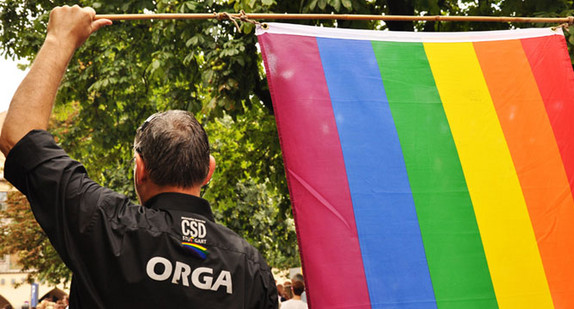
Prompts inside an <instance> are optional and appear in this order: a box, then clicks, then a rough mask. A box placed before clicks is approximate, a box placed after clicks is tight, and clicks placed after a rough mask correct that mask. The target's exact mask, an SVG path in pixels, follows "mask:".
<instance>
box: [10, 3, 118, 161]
mask: <svg viewBox="0 0 574 309" xmlns="http://www.w3.org/2000/svg"><path fill="white" fill-rule="evenodd" d="M95 15H96V12H95V11H94V10H93V9H92V8H80V7H79V6H77V5H75V6H72V7H69V6H64V7H57V8H55V9H53V10H52V12H51V13H50V21H49V22H48V33H47V34H46V39H45V41H44V44H43V45H42V48H41V49H40V51H39V52H38V55H37V56H36V59H35V60H34V63H33V64H32V67H31V68H30V72H29V73H28V75H26V78H24V80H23V81H22V83H21V84H20V86H19V87H18V90H16V93H15V94H14V97H13V98H12V102H11V103H10V107H9V108H8V114H7V115H6V120H5V121H4V126H3V127H2V134H1V135H0V150H1V151H2V152H3V153H4V155H6V156H7V155H8V152H10V150H11V149H12V147H13V146H14V145H15V144H16V143H17V142H18V141H19V140H20V139H22V137H24V136H25V135H26V134H27V133H28V132H30V131H31V130H34V129H41V130H46V129H47V128H48V120H49V118H50V114H51V113H52V106H53V104H54V99H55V97H56V93H57V91H58V87H59V86H60V82H61V80H62V77H63V76H64V73H65V72H66V68H67V66H68V62H69V61H70V59H71V58H72V56H73V55H74V52H75V50H76V49H77V48H78V47H80V46H81V45H82V44H83V43H84V42H85V41H86V39H88V37H89V36H90V35H91V34H92V33H93V32H95V31H97V30H98V29H99V28H101V27H102V26H105V25H110V24H111V23H112V22H111V21H110V20H106V19H100V20H94V17H95Z"/></svg>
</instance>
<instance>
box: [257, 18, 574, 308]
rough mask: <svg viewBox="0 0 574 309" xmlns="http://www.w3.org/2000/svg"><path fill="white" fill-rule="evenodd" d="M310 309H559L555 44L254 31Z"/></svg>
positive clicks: (568, 236) (560, 199)
mask: <svg viewBox="0 0 574 309" xmlns="http://www.w3.org/2000/svg"><path fill="white" fill-rule="evenodd" d="M257 34H258V36H259V37H258V38H259V43H260V45H261V51H262V54H263V59H264V61H265V68H266V73H267V77H268V81H269V86H270V90H271V94H272V98H273V102H274V108H275V114H276V119H277V125H278V129H279V135H280V140H281V146H282V149H283V155H284V160H285V166H286V173H287V179H288V182H289V186H290V193H291V198H292V202H293V212H294V215H295V220H296V228H297V232H298V239H299V245H300V251H301V259H302V262H303V269H304V274H305V277H306V281H307V288H308V289H307V293H308V298H309V303H310V306H311V308H312V309H323V308H456V309H461V308H481V309H483V308H520V309H524V308H536V309H540V308H574V199H573V195H572V188H573V184H574V183H573V181H574V74H573V71H572V66H571V62H570V59H569V56H568V52H567V49H566V43H565V40H564V36H563V34H562V32H561V30H560V29H524V30H512V31H492V32H476V33H400V32H399V33H397V32H387V31H364V30H350V29H331V28H318V27H308V26H297V25H288V24H276V23H270V24H268V26H267V27H260V28H259V29H258V33H257Z"/></svg>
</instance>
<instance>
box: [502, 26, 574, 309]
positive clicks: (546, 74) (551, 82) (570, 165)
mask: <svg viewBox="0 0 574 309" xmlns="http://www.w3.org/2000/svg"><path fill="white" fill-rule="evenodd" d="M522 47H523V49H524V52H525V53H526V57H527V59H528V62H529V63H530V68H531V70H532V73H533V74H534V79H535V80H536V84H534V83H526V84H523V87H529V88H533V89H537V90H538V91H539V93H540V95H541V98H540V97H538V96H531V97H529V98H524V100H526V102H527V104H525V105H526V106H528V107H530V108H532V107H533V106H537V104H538V101H539V100H540V99H541V100H542V101H543V103H544V105H542V107H541V108H540V110H538V109H537V110H533V111H532V113H536V114H537V115H536V117H538V118H540V121H538V122H534V123H535V126H533V125H532V124H531V127H524V128H522V131H523V132H521V133H520V132H519V134H523V135H524V136H525V137H529V140H530V141H531V143H530V145H536V144H538V145H540V146H541V148H540V149H531V151H524V152H522V153H521V156H522V157H524V160H525V163H524V164H523V165H524V167H525V170H523V171H522V173H523V174H527V173H529V175H528V176H527V177H531V178H532V182H531V183H530V184H528V183H527V184H523V187H524V186H525V185H527V186H529V187H530V189H531V191H534V190H537V191H538V192H535V193H533V194H534V195H535V194H541V195H540V196H538V201H537V202H535V203H532V205H534V206H535V208H533V207H531V204H530V202H529V201H528V196H527V195H526V193H527V192H526V191H525V197H526V198H527V203H529V211H530V214H531V217H532V223H533V226H534V230H535V234H536V238H537V241H538V245H539V248H540V253H541V257H542V261H543V263H544V268H545V270H546V276H547V279H548V285H549V287H550V291H551V293H552V298H553V300H554V305H555V307H556V308H574V238H573V236H574V202H573V199H572V188H573V183H574V182H573V181H574V72H573V71H572V64H571V63H570V58H569V56H568V50H567V48H566V43H565V40H564V37H563V36H558V35H555V36H548V37H541V38H532V39H524V40H522ZM505 64H506V63H505ZM501 65H502V64H501ZM514 74H515V76H521V78H524V75H526V74H527V72H514ZM546 115H547V116H546ZM517 118H518V117H517ZM548 122H549V123H550V125H547V124H546V123H548ZM548 126H551V128H550V127H548ZM547 127H548V128H547ZM532 131H537V132H540V134H542V133H546V134H547V135H549V137H544V139H549V138H552V139H555V142H553V143H552V144H548V145H547V146H546V147H542V146H543V145H542V144H540V142H539V141H540V140H542V137H541V136H538V138H537V137H534V136H529V135H528V133H527V132H532ZM546 131H547V132H546ZM544 148H546V149H544ZM552 152H559V153H557V154H556V155H555V156H551V155H550V154H551V153H552ZM541 156H544V158H541V159H545V161H543V162H544V164H545V167H546V168H547V170H546V171H540V173H538V174H536V173H532V171H531V170H527V169H526V168H527V167H528V165H527V164H528V163H527V162H528V160H529V158H528V157H531V159H532V158H533V157H541ZM513 157H514V155H513ZM544 172H545V173H544ZM550 173H552V174H550ZM535 178H539V180H538V183H539V185H538V187H534V188H533V186H534V182H535V180H536V179H535ZM521 181H522V179H521ZM559 182H561V184H559ZM552 184H554V185H556V186H555V187H554V188H551V185H552ZM558 185H560V190H558ZM543 193H546V194H545V195H544V194H543ZM533 194H531V195H533ZM536 205H538V206H536ZM550 206H552V207H550Z"/></svg>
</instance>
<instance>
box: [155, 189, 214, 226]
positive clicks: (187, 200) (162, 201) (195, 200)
mask: <svg viewBox="0 0 574 309" xmlns="http://www.w3.org/2000/svg"><path fill="white" fill-rule="evenodd" d="M144 206H146V207H148V208H151V209H162V210H177V211H186V212H193V213H196V214H199V215H202V216H204V217H206V218H207V219H208V220H210V221H214V222H215V219H214V218H213V212H212V211H211V206H210V205H209V202H208V201H207V200H204V199H202V198H201V197H197V196H193V195H189V194H183V193H172V192H168V193H160V194H158V195H156V196H154V197H152V198H150V199H149V200H148V201H147V202H145V204H144Z"/></svg>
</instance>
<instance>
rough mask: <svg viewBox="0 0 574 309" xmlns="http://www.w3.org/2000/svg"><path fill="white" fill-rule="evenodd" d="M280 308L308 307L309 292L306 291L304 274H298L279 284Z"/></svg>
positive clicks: (295, 308) (296, 308) (297, 308)
mask: <svg viewBox="0 0 574 309" xmlns="http://www.w3.org/2000/svg"><path fill="white" fill-rule="evenodd" d="M277 293H278V296H279V308H281V309H307V308H308V307H307V294H306V293H305V280H304V279H303V275H301V274H296V275H295V276H293V278H291V280H287V281H285V282H283V283H278V284H277Z"/></svg>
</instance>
